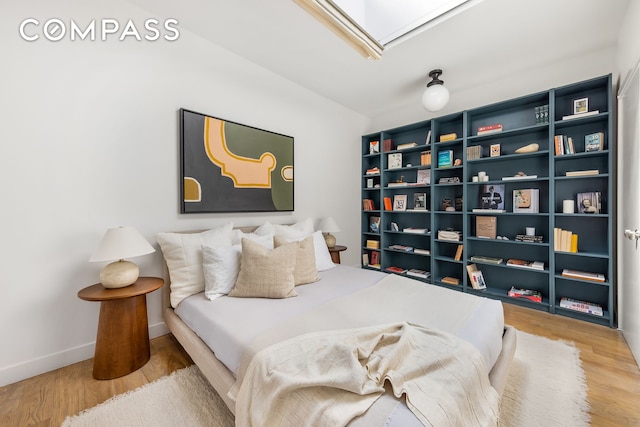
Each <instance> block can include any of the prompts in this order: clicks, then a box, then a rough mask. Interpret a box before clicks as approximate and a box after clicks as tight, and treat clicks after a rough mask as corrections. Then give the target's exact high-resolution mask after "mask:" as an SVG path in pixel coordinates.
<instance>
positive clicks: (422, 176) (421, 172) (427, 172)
mask: <svg viewBox="0 0 640 427" xmlns="http://www.w3.org/2000/svg"><path fill="white" fill-rule="evenodd" d="M416 182H417V183H418V184H431V169H418V171H417V172H416Z"/></svg>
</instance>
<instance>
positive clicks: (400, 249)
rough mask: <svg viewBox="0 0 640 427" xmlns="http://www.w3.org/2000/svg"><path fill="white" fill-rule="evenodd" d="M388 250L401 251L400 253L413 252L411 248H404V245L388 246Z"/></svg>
mask: <svg viewBox="0 0 640 427" xmlns="http://www.w3.org/2000/svg"><path fill="white" fill-rule="evenodd" d="M389 249H393V250H395V251H402V252H413V247H412V246H405V245H397V244H395V245H390V246H389Z"/></svg>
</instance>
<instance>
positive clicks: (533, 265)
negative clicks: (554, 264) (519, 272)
mask: <svg viewBox="0 0 640 427" xmlns="http://www.w3.org/2000/svg"><path fill="white" fill-rule="evenodd" d="M507 265H510V266H512V267H523V268H530V269H532V270H544V262H543V261H527V260H524V259H516V258H509V259H508V260H507Z"/></svg>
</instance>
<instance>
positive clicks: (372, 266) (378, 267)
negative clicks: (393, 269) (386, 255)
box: [368, 263, 380, 270]
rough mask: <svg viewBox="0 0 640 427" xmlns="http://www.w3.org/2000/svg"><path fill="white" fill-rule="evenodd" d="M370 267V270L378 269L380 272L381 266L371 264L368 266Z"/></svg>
mask: <svg viewBox="0 0 640 427" xmlns="http://www.w3.org/2000/svg"><path fill="white" fill-rule="evenodd" d="M368 267H369V268H377V269H378V270H380V264H373V263H371V264H369V265H368Z"/></svg>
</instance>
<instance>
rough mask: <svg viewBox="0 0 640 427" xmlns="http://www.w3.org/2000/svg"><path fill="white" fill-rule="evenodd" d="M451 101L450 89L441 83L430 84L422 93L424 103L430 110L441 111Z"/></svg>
mask: <svg viewBox="0 0 640 427" xmlns="http://www.w3.org/2000/svg"><path fill="white" fill-rule="evenodd" d="M447 102H449V90H448V89H447V88H446V87H444V86H443V85H441V84H434V85H431V86H429V87H428V88H427V89H426V90H425V91H424V93H423V94H422V105H423V106H424V108H426V109H427V110H428V111H431V112H435V111H440V110H442V109H443V108H444V106H445V105H447Z"/></svg>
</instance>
